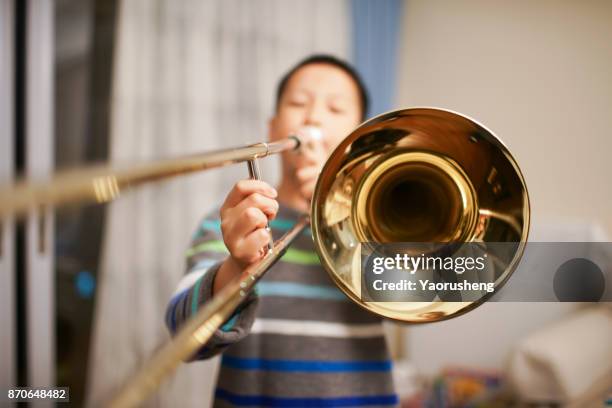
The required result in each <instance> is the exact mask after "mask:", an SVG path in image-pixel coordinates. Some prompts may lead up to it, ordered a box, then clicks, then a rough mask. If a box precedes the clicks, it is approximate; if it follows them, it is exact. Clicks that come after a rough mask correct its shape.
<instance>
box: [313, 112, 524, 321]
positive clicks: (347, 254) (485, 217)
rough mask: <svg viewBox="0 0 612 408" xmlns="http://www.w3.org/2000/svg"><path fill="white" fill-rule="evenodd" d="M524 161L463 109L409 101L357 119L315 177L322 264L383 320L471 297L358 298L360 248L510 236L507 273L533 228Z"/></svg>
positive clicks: (419, 315) (451, 312)
mask: <svg viewBox="0 0 612 408" xmlns="http://www.w3.org/2000/svg"><path fill="white" fill-rule="evenodd" d="M529 214H530V211H529V197H528V193H527V187H526V185H525V181H524V179H523V176H522V174H521V172H520V169H519V167H518V165H517V163H516V161H515V160H514V158H513V157H512V156H511V154H510V153H509V151H508V149H507V148H506V147H505V146H504V145H503V144H502V143H501V142H500V141H499V139H498V138H497V137H496V136H495V135H494V134H493V133H492V132H491V131H489V130H487V129H486V128H485V127H484V126H482V125H480V124H479V123H477V122H475V121H473V120H472V119H469V118H467V117H465V116H463V115H460V114H457V113H454V112H451V111H447V110H441V109H433V108H414V109H404V110H399V111H394V112H390V113H387V114H383V115H381V116H378V117H376V118H373V119H371V120H369V121H367V122H366V123H364V124H362V125H361V126H359V127H358V128H357V129H356V130H355V131H354V132H353V133H352V134H351V135H349V136H348V137H347V138H346V139H345V140H344V141H343V142H342V143H341V144H340V145H339V146H338V147H337V148H336V149H335V151H334V152H333V153H332V155H331V157H330V158H329V160H328V161H327V163H326V164H325V167H324V168H323V171H322V173H321V175H320V176H319V179H318V181H317V186H316V189H315V193H314V196H313V200H312V209H311V224H312V233H313V239H314V242H315V247H316V249H317V252H318V253H319V257H320V259H321V262H322V263H323V266H324V267H325V268H326V270H327V271H328V272H329V273H330V275H331V277H332V279H333V280H334V281H335V283H336V284H337V285H338V286H339V287H340V288H341V289H342V290H343V291H344V293H346V294H347V296H349V297H350V298H351V299H352V300H354V301H355V302H357V303H358V304H360V305H361V306H363V307H365V308H366V309H368V310H370V311H372V312H375V313H377V314H380V315H383V316H385V317H388V318H392V319H396V320H400V321H405V322H411V323H419V322H430V321H436V320H442V319H447V318H450V317H453V316H455V315H458V314H461V313H464V312H466V311H468V310H471V309H473V308H474V307H476V306H478V305H479V304H481V303H483V302H484V301H485V300H486V299H487V298H488V297H490V296H484V297H483V298H482V299H480V300H479V301H477V302H443V301H431V302H364V301H363V300H362V298H361V274H362V271H361V246H362V245H363V243H365V242H377V243H397V242H409V243H416V242H420V243H459V242H516V243H517V244H518V245H517V246H516V250H515V251H514V253H513V254H512V257H511V259H512V261H511V262H510V264H509V267H508V268H507V269H506V270H505V271H503V273H502V274H501V275H500V276H499V277H498V279H496V288H498V287H499V286H501V285H502V284H503V283H504V282H505V281H506V280H507V278H508V277H509V276H510V275H511V274H512V272H513V271H514V269H515V267H516V265H517V264H518V261H519V259H520V257H521V255H522V252H523V247H524V245H523V243H524V242H525V241H526V240H527V234H528V229H529Z"/></svg>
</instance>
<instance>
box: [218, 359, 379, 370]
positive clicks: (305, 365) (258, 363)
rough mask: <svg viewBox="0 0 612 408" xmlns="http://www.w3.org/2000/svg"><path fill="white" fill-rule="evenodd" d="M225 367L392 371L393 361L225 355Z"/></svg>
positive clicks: (243, 368) (223, 362)
mask: <svg viewBox="0 0 612 408" xmlns="http://www.w3.org/2000/svg"><path fill="white" fill-rule="evenodd" d="M221 365H222V366H223V367H230V368H235V369H239V370H268V371H299V372H308V373H338V372H356V371H384V372H389V371H391V361H319V360H264V359H259V358H238V357H230V356H227V355H224V356H223V359H222V360H221Z"/></svg>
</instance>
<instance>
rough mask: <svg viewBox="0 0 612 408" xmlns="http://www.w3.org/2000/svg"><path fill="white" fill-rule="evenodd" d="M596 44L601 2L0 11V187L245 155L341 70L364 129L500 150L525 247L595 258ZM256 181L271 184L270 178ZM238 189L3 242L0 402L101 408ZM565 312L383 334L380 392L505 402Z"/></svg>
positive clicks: (609, 62)
mask: <svg viewBox="0 0 612 408" xmlns="http://www.w3.org/2000/svg"><path fill="white" fill-rule="evenodd" d="M609 44H612V3H610V2H609V1H607V0H590V1H586V2H576V1H571V0H544V1H539V2H532V1H528V0H518V1H514V2H505V1H501V0H494V1H490V0H462V1H460V2H457V1H451V0H444V1H437V2H431V1H426V0H381V1H373V0H334V1H325V0H206V1H199V0H183V1H171V0H124V1H121V0H56V1H52V0H22V1H19V0H0V56H1V58H0V90H1V92H0V182H2V184H5V183H8V182H10V181H11V180H13V179H14V178H15V177H17V176H25V177H28V178H30V179H43V180H44V179H45V178H48V177H49V176H50V175H51V174H52V172H54V171H57V170H61V169H65V168H72V167H75V166H78V165H83V164H86V163H93V162H105V161H110V162H114V163H130V162H135V161H143V160H144V161H146V160H150V159H155V158H162V157H167V156H173V155H180V154H188V153H192V152H196V151H203V150H209V149H216V148H221V147H227V146H233V145H236V144H241V143H250V142H255V141H260V140H262V139H265V137H266V136H267V135H266V128H267V126H266V125H267V120H268V119H269V118H270V116H271V114H272V110H273V102H274V91H275V86H276V82H277V80H278V79H279V78H280V76H281V75H282V74H283V73H284V72H285V70H286V69H287V68H289V67H290V66H291V65H292V64H294V63H295V62H296V61H298V60H299V59H301V58H303V57H305V56H307V55H309V54H312V53H317V52H325V53H331V54H334V55H337V56H339V57H342V58H346V59H348V60H349V61H351V62H352V63H354V64H355V65H356V67H357V69H358V70H359V71H360V73H361V74H362V75H363V76H364V79H365V82H366V84H367V86H368V88H369V89H370V92H371V96H372V109H371V112H370V114H371V115H375V114H378V113H381V112H383V111H386V110H390V109H395V108H400V107H409V106H438V107H444V108H448V109H452V110H456V111H459V112H462V113H465V114H467V115H470V116H472V117H477V118H481V119H482V120H483V122H484V124H485V125H486V126H487V127H489V128H490V129H492V130H493V131H495V133H496V134H498V135H500V137H501V138H502V140H504V141H505V143H506V144H507V145H508V147H509V148H510V149H511V150H512V152H513V154H514V155H515V157H516V159H517V161H518V162H519V164H520V166H521V168H522V169H523V171H524V174H525V178H526V180H527V184H528V187H529V192H530V195H531V197H532V203H533V207H532V214H533V230H532V235H531V237H530V239H531V240H536V241H537V240H540V241H571V240H576V241H607V240H609V236H610V233H611V232H612V213H611V212H610V203H611V202H612V184H611V183H610V180H609V179H610V176H611V175H612V168H611V165H610V160H609V155H610V152H612V138H611V137H610V136H611V135H610V129H612V115H610V112H612V81H610V78H609V73H610V72H612V48H611V47H610V46H609ZM262 167H263V169H262V170H263V176H264V178H265V179H266V180H267V181H269V182H271V183H276V181H278V180H277V178H278V163H277V162H276V160H265V161H263V162H262ZM246 174H247V172H246V168H243V167H242V166H235V167H231V168H224V169H223V170H215V171H211V172H206V173H202V174H199V175H195V176H189V177H187V178H185V179H181V180H177V181H172V182H168V183H164V184H160V185H156V186H151V187H146V188H143V189H142V190H139V191H137V192H134V193H130V194H128V195H126V196H125V197H122V198H121V199H119V200H117V201H115V202H113V203H112V204H109V205H106V206H86V207H68V208H62V209H60V210H57V211H55V212H54V213H53V212H52V211H51V210H50V209H39V210H37V211H36V212H33V213H32V214H31V215H30V216H29V217H28V219H27V220H24V222H14V221H12V220H2V222H1V223H0V234H1V235H0V291H1V292H0V324H2V327H3V328H5V329H3V331H2V332H1V333H0V365H1V366H2V369H1V372H0V380H1V383H0V385H2V386H9V385H15V384H20V385H30V386H36V385H39V386H43V385H50V384H58V385H63V386H70V388H71V398H72V401H73V403H75V404H76V405H84V404H87V405H96V404H99V403H100V402H101V401H103V400H105V399H106V398H107V397H108V395H109V394H110V393H112V392H113V391H114V390H115V389H116V387H118V386H120V385H121V384H122V382H124V381H125V379H126V378H127V377H128V376H129V374H131V373H133V372H134V370H135V369H136V368H137V367H138V366H139V365H141V364H142V363H143V361H145V360H146V359H147V357H148V356H149V355H150V354H151V353H152V351H153V350H155V349H156V348H157V347H159V346H160V344H162V343H163V342H165V341H166V340H167V339H168V334H167V332H166V329H165V327H164V324H163V315H164V309H165V306H166V303H167V301H168V299H169V297H170V295H171V293H172V292H173V291H174V288H175V285H176V284H177V282H178V280H179V277H180V276H181V275H182V274H183V267H184V265H183V253H184V251H185V250H186V249H187V245H188V243H189V239H190V235H191V234H192V232H193V231H194V230H195V227H196V226H197V223H198V221H199V220H200V218H201V217H202V216H203V215H204V214H206V213H207V212H209V211H210V210H211V209H212V208H213V207H214V206H215V205H217V204H218V203H219V202H220V201H221V200H222V199H223V197H224V195H225V193H226V192H227V191H228V190H229V189H230V187H231V185H232V184H233V183H234V182H235V181H236V180H238V179H239V178H241V177H244V176H245V175H246ZM607 284H608V285H610V282H607ZM575 309H577V305H575V304H569V303H489V304H486V305H484V306H482V307H480V308H479V309H477V310H475V311H473V312H471V313H469V314H467V315H465V316H462V317H460V318H457V319H454V320H451V321H447V322H442V323H437V324H434V325H428V326H411V327H400V326H397V325H392V324H389V325H388V330H389V332H390V334H391V335H390V336H389V339H390V342H391V343H392V346H393V349H394V352H395V355H396V357H397V359H401V361H400V362H399V363H398V364H397V365H398V368H400V370H398V371H402V370H403V375H399V376H398V378H402V380H398V390H399V391H400V393H401V394H403V395H406V396H410V395H412V396H414V395H417V394H419V392H420V393H421V397H422V398H421V400H420V401H421V402H422V403H424V401H427V400H428V399H427V398H430V399H429V401H431V398H433V397H431V394H428V393H431V392H434V391H435V390H438V391H437V392H438V396H442V395H443V394H444V392H446V391H445V390H448V389H455V390H457V389H459V390H463V391H461V392H464V391H465V393H467V394H469V393H470V392H471V393H472V394H470V395H471V396H476V394H477V393H476V391H477V390H480V391H486V390H490V387H489V388H487V386H488V385H487V384H489V385H490V384H492V383H493V382H494V383H495V384H506V382H507V381H506V380H507V376H508V375H509V374H510V371H509V370H508V364H507V363H508V361H510V359H511V358H512V359H516V358H517V357H516V356H517V354H516V353H521V350H524V348H522V347H524V345H525V344H532V343H529V341H530V340H529V339H530V338H532V337H531V336H538V335H537V333H538V332H539V331H540V330H545V329H543V328H544V327H547V326H548V325H550V324H553V325H554V324H557V323H555V322H558V324H563V322H564V321H567V320H568V319H573V318H574V317H573V316H574V313H580V312H582V311H581V310H578V311H576V310H575ZM606 310H607V309H606ZM603 313H605V312H603ZM583 327H584V328H583V329H582V330H583V331H588V332H589V333H590V330H591V329H590V327H592V328H593V329H592V330H593V332H592V333H593V334H594V333H595V330H604V333H605V334H606V335H608V334H609V333H610V332H612V327H611V326H609V325H606V324H605V323H601V322H600V323H599V324H597V327H596V326H595V323H589V324H587V325H586V326H583ZM608 330H609V331H608ZM532 333H536V334H533V335H532ZM537 338H546V339H547V340H545V342H549V343H551V345H554V346H558V347H561V346H562V341H561V339H559V341H558V342H557V340H555V337H546V336H544V337H537ZM598 339H599V343H597V344H599V345H601V344H604V345H605V343H601V342H602V341H605V340H604V339H605V336H604V335H600V336H598ZM594 341H595V340H594ZM540 344H541V343H540ZM577 353H578V355H580V356H584V358H585V359H586V357H587V355H586V354H582V352H581V351H580V350H577ZM585 353H586V351H585ZM511 356H514V357H511ZM585 361H586V360H585ZM216 364H217V362H216V361H207V362H201V363H197V364H189V365H184V366H183V367H181V369H180V370H179V371H178V372H177V375H176V376H175V377H173V378H172V379H171V380H170V381H168V382H167V383H166V384H165V385H164V386H163V387H162V389H161V390H160V392H158V393H157V394H156V395H155V396H154V397H153V398H152V399H151V400H150V401H149V402H148V405H149V406H207V405H208V404H209V401H210V398H211V395H212V394H211V393H212V386H213V384H214V379H215V373H216ZM551 364H553V365H554V363H551ZM593 367H594V366H593ZM579 369H580V370H583V371H585V372H577V373H576V375H578V374H582V375H580V376H579V377H580V378H581V379H584V378H590V377H588V375H586V374H587V373H586V371H589V366H588V365H586V366H585V365H583V366H581V368H579ZM577 370H578V368H577ZM483 373H486V374H483ZM400 374H401V373H400ZM600 377H601V376H600ZM491 378H494V379H495V381H493V380H491ZM608 380H609V383H610V385H612V373H610V375H609V377H606V374H604V376H603V380H600V379H593V381H603V383H604V385H606V384H607V383H606V381H608ZM487 381H488V382H487ZM496 381H497V382H496ZM568 381H570V382H571V381H573V380H571V379H570V380H568ZM436 384H437V385H436ZM457 384H460V385H459V386H458V385H457ZM483 384H484V385H483ZM576 384H577V383H576ZM568 386H569V387H570V388H571V389H573V390H578V389H580V390H583V391H584V390H586V388H585V387H582V388H581V387H577V386H575V387H574V386H572V385H571V384H570V385H568ZM500 389H501V388H500ZM519 389H520V387H519ZM432 390H433V391H432ZM466 390H468V391H469V392H468V391H466ZM443 391H444V392H443ZM503 391H504V392H506V391H507V389H506V388H503ZM509 392H512V391H509ZM584 392H586V391H584ZM467 394H466V395H467ZM578 394H580V393H579V392H576V393H573V394H563V392H562V391H558V392H556V393H553V395H552V397H550V398H552V399H555V395H556V397H557V398H558V401H551V402H553V403H568V402H570V401H571V400H572V399H573V398H576V399H579V398H581V397H580V395H578ZM444 395H446V394H444ZM488 395H489V396H490V397H491V398H492V394H488ZM506 396H507V395H506V394H503V393H501V394H500V395H499V397H500V398H502V400H501V401H502V402H501V403H502V404H503V403H504V402H503V401H507V400H503V398H505V397H506ZM517 396H518V393H517V395H511V398H512V397H517ZM482 398H484V397H482ZM496 398H497V396H496ZM595 398H598V396H595ZM407 400H408V399H407ZM413 401H417V399H414V400H413ZM437 401H439V400H437ZM415 403H416V402H415ZM500 406H503V405H500Z"/></svg>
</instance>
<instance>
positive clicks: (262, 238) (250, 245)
mask: <svg viewBox="0 0 612 408" xmlns="http://www.w3.org/2000/svg"><path fill="white" fill-rule="evenodd" d="M270 239H271V237H270V233H269V232H268V231H266V230H265V229H264V228H260V229H257V230H255V231H253V232H251V233H250V234H249V235H247V236H246V237H245V238H244V239H243V240H242V241H241V242H240V245H239V248H237V249H236V251H235V252H236V253H235V254H232V256H234V257H237V258H238V259H240V260H241V261H242V262H244V263H247V264H250V263H253V262H255V261H257V260H258V259H259V258H260V257H261V256H262V255H263V254H264V252H263V251H261V249H262V248H263V247H264V246H265V245H266V244H267V243H268V242H269V241H270Z"/></svg>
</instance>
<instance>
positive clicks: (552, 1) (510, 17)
mask: <svg viewBox="0 0 612 408" xmlns="http://www.w3.org/2000/svg"><path fill="white" fill-rule="evenodd" d="M405 11H406V13H405V16H404V24H403V30H404V31H403V38H402V45H401V47H402V49H401V50H400V55H401V65H400V69H399V73H400V74H399V83H400V86H399V91H398V95H397V101H398V106H415V105H431V106H440V107H446V108H450V109H453V110H457V111H459V112H462V113H465V114H467V115H469V116H472V117H474V118H475V119H477V120H478V121H480V122H482V123H483V124H485V125H486V126H487V127H489V128H490V129H491V130H493V131H494V132H495V133H496V134H497V135H498V136H500V137H501V138H502V140H504V142H506V144H507V146H508V147H509V148H510V149H511V151H512V152H513V154H514V155H515V157H516V158H517V160H518V162H519V165H520V166H521V168H522V169H523V171H524V174H525V177H526V180H527V185H528V188H529V192H530V195H531V202H532V210H533V216H534V221H535V222H536V223H537V222H541V221H542V222H543V221H546V220H545V218H551V217H552V218H554V219H559V218H567V217H571V218H575V219H581V220H585V221H590V222H597V223H600V224H603V225H604V226H605V228H607V229H608V231H612V180H610V178H611V176H612V164H611V163H612V160H611V155H612V2H611V1H609V0H587V1H575V0H539V1H530V0H515V1H501V0H493V1H491V0H462V1H452V0H451V1H428V0H408V1H407V2H406V7H405Z"/></svg>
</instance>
